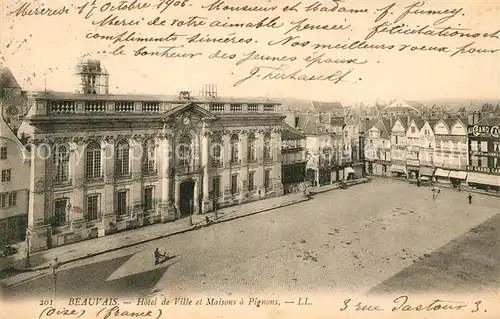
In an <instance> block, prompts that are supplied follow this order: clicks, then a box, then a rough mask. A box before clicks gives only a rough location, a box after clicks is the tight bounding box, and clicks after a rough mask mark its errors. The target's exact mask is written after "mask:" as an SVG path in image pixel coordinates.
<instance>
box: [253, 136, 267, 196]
mask: <svg viewBox="0 0 500 319" xmlns="http://www.w3.org/2000/svg"><path fill="white" fill-rule="evenodd" d="M255 138H256V139H257V145H256V148H255V155H256V158H257V164H258V166H257V171H256V173H255V188H256V190H257V193H258V194H259V195H260V197H264V196H265V195H266V190H265V188H264V132H263V131H258V132H257V133H255Z"/></svg>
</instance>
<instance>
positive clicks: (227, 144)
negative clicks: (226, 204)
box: [221, 132, 231, 200]
mask: <svg viewBox="0 0 500 319" xmlns="http://www.w3.org/2000/svg"><path fill="white" fill-rule="evenodd" d="M230 139H231V137H230V135H229V132H225V134H224V135H223V136H222V142H223V145H224V148H223V151H224V158H223V160H224V171H223V173H222V180H221V183H222V187H223V197H224V200H227V199H228V198H229V197H231V141H230Z"/></svg>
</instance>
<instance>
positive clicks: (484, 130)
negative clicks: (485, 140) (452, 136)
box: [467, 125, 500, 138]
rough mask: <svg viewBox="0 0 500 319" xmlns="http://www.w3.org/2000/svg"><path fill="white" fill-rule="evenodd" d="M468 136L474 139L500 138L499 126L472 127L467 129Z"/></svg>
mask: <svg viewBox="0 0 500 319" xmlns="http://www.w3.org/2000/svg"><path fill="white" fill-rule="evenodd" d="M467 134H468V135H469V136H474V137H496V138H498V137H500V127H499V126H498V125H493V126H490V125H471V126H469V127H468V128H467Z"/></svg>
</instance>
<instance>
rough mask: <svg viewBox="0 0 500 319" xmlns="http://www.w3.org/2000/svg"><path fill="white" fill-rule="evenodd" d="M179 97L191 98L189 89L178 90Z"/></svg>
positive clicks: (181, 98) (182, 98)
mask: <svg viewBox="0 0 500 319" xmlns="http://www.w3.org/2000/svg"><path fill="white" fill-rule="evenodd" d="M179 99H180V100H189V99H191V94H190V92H189V91H180V92H179Z"/></svg>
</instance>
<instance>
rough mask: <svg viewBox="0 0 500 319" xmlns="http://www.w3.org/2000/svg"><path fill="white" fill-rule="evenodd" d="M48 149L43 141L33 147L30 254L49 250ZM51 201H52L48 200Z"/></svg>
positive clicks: (29, 230) (29, 221)
mask: <svg viewBox="0 0 500 319" xmlns="http://www.w3.org/2000/svg"><path fill="white" fill-rule="evenodd" d="M48 151H49V150H48V149H47V148H46V147H44V146H43V145H42V141H40V140H36V141H33V144H32V147H31V167H30V183H29V185H30V194H29V206H28V235H29V240H30V252H36V251H40V250H45V249H47V248H48V231H49V229H50V225H49V224H48V223H49V221H50V215H49V214H50V210H49V209H48V207H46V202H45V201H46V193H45V191H46V174H47V172H46V158H47V157H48V155H49V154H48ZM47 200H48V201H49V200H50V199H48V198H47Z"/></svg>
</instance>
